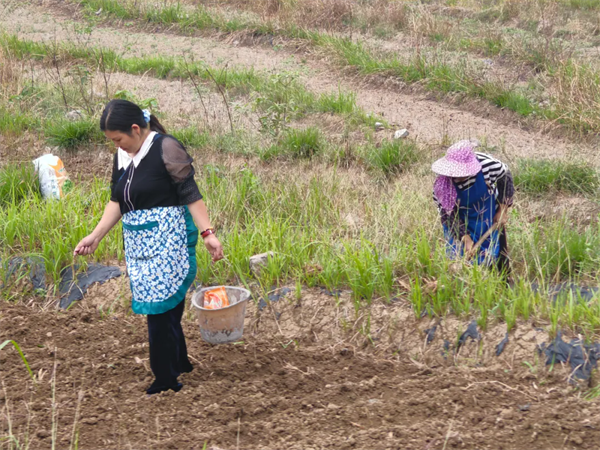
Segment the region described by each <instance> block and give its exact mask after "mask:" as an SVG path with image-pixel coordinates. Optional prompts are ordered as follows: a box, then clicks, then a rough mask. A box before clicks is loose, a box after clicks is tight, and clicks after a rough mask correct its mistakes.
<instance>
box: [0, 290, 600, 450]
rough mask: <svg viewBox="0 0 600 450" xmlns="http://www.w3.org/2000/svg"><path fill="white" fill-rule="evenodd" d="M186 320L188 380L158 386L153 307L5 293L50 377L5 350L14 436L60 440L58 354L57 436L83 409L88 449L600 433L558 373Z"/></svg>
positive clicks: (521, 439)
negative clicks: (152, 389) (175, 388)
mask: <svg viewBox="0 0 600 450" xmlns="http://www.w3.org/2000/svg"><path fill="white" fill-rule="evenodd" d="M185 331H186V333H187V336H188V342H189V354H190V355H191V357H192V361H193V363H194V365H195V370H194V372H192V373H191V374H189V375H185V376H184V377H183V382H184V384H185V385H184V388H183V390H182V391H181V392H180V393H177V394H174V393H167V394H163V395H158V396H154V397H151V398H148V397H146V396H145V395H144V394H143V389H144V388H145V387H146V386H147V385H148V384H149V383H150V381H151V376H150V372H149V370H148V361H147V357H148V356H147V351H148V349H147V347H146V345H147V344H146V342H147V340H146V325H145V321H144V319H143V318H142V317H139V316H120V315H113V316H110V317H107V318H105V319H104V320H102V319H101V318H100V317H99V316H98V313H97V312H96V311H86V310H84V309H80V308H76V309H75V310H71V311H70V312H68V313H57V312H55V311H46V312H41V311H39V310H35V311H34V310H32V309H30V308H27V307H25V306H14V305H10V304H7V303H4V302H3V303H1V304H0V338H1V340H4V339H6V338H11V339H15V340H16V341H17V342H19V344H20V345H21V346H22V348H23V350H24V352H25V354H26V355H27V358H28V359H29V362H30V364H31V366H32V369H33V370H34V372H35V373H36V374H37V375H38V378H41V381H39V382H38V384H37V386H36V387H32V385H31V383H30V382H26V380H27V375H26V372H25V369H24V367H23V364H22V363H21V361H20V360H19V359H18V356H17V354H16V352H14V351H13V350H7V349H5V350H3V351H2V352H0V364H1V367H2V371H1V372H0V377H1V381H2V383H3V386H4V390H3V391H2V392H1V393H0V397H1V400H2V402H1V403H2V406H1V408H2V412H3V414H1V415H0V417H1V419H0V427H1V429H2V432H3V433H7V431H8V423H7V422H8V415H7V414H6V410H7V407H8V408H9V411H10V421H11V423H10V426H11V427H12V433H13V435H14V436H15V437H19V436H21V437H22V436H23V435H24V433H26V432H27V430H28V432H29V436H30V444H29V445H30V448H36V449H45V448H50V446H51V441H52V423H53V420H52V373H53V367H54V364H56V367H57V368H56V383H55V385H56V387H55V394H56V408H55V414H56V417H57V419H55V422H56V423H57V430H58V431H57V439H56V441H57V448H68V447H69V443H70V441H71V436H72V431H73V425H74V423H75V415H76V411H77V409H78V408H79V410H80V415H79V419H78V421H77V428H78V430H79V448H82V449H85V448H103V449H113V448H114V449H122V448H157V449H158V448H160V449H166V448H174V449H175V448H177V449H181V448H194V449H200V448H202V447H203V445H204V443H205V442H206V443H207V445H208V448H215V449H216V448H219V449H234V448H239V449H256V448H261V449H282V448H286V449H302V450H305V449H311V448H312V449H324V448H332V449H345V448H357V449H367V448H368V449H431V450H434V449H450V448H480V449H500V448H506V449H548V448H557V449H558V448H561V449H567V448H569V449H570V448H595V446H596V443H597V442H598V439H600V427H599V426H598V423H600V422H599V420H600V417H599V416H598V410H597V409H596V408H594V407H593V405H594V404H593V403H589V402H585V401H583V400H580V399H577V398H576V397H574V396H572V395H565V394H564V393H563V391H564V388H565V384H564V382H563V381H561V380H558V379H553V378H546V379H543V380H541V379H539V378H538V377H537V376H535V375H532V374H529V375H524V374H523V373H522V372H519V371H515V372H510V371H508V372H507V373H504V372H502V371H497V370H493V371H491V370H489V369H485V368H480V369H465V368H461V367H453V366H450V367H437V368H433V369H430V368H426V367H420V368H419V367H418V365H415V364H412V363H410V362H409V361H408V359H404V358H402V359H400V361H399V362H395V361H389V360H384V359H377V358H374V357H373V356H372V355H371V356H368V357H365V356H363V355H361V354H360V353H355V352H353V351H351V350H348V349H341V350H340V349H339V348H334V347H330V346H328V345H326V344H325V345H310V344H305V343H299V344H298V345H296V344H294V342H293V341H291V342H288V343H287V344H288V345H285V343H282V342H279V341H278V339H277V338H276V337H275V336H273V337H268V336H266V335H262V336H261V338H259V339H257V338H253V337H251V336H248V337H247V339H246V340H245V341H244V343H243V344H240V345H228V346H220V347H212V346H210V345H208V344H205V343H203V342H202V341H201V340H200V337H199V333H198V330H197V329H196V327H195V326H194V324H193V323H192V322H191V321H189V320H188V321H185ZM542 384H543V385H542ZM78 399H79V400H78Z"/></svg>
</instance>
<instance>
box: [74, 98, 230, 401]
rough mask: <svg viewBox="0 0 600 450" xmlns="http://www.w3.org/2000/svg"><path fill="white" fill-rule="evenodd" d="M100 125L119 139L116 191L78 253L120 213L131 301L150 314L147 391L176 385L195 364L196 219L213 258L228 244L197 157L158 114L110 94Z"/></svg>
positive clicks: (92, 248) (113, 189) (95, 243)
mask: <svg viewBox="0 0 600 450" xmlns="http://www.w3.org/2000/svg"><path fill="white" fill-rule="evenodd" d="M100 129H101V130H102V131H104V134H105V135H106V137H107V138H108V139H110V140H112V141H113V142H114V143H115V145H116V146H117V147H118V150H117V153H116V154H115V158H114V164H113V171H112V182H111V199H110V202H109V203H108V205H107V206H106V209H105V210H104V214H103V215H102V219H101V220H100V222H99V223H98V225H97V226H96V228H95V229H94V231H93V232H92V234H90V235H89V236H87V237H85V238H84V239H82V240H81V242H80V243H79V244H78V245H77V247H76V248H75V251H74V254H75V255H89V254H91V253H93V252H94V251H95V250H96V248H98V244H99V243H100V241H101V240H102V239H103V238H104V236H106V234H107V233H108V232H109V231H110V230H111V228H112V227H114V226H115V225H116V224H117V223H118V222H119V220H120V219H122V220H123V238H124V242H125V260H126V263H127V272H128V274H129V278H130V282H131V283H130V284H131V291H132V309H133V312H135V313H137V314H145V315H147V317H148V335H149V341H150V367H151V368H152V372H153V373H154V376H155V381H154V382H153V383H152V385H151V386H150V387H149V388H148V389H147V391H146V392H147V393H148V394H155V393H158V392H162V391H166V390H169V389H172V390H174V391H176V392H177V391H179V390H180V389H181V388H182V386H183V385H182V384H181V383H179V382H178V377H179V375H181V374H182V373H186V372H191V371H192V369H193V367H192V365H191V363H190V361H189V359H188V356H187V348H186V344H185V337H184V335H183V329H182V328H181V317H182V315H183V310H184V304H185V301H184V300H185V295H186V293H187V291H188V289H189V288H190V286H191V285H192V282H193V281H194V279H195V277H196V244H197V242H198V228H196V225H198V227H199V228H200V229H201V230H204V231H202V233H200V234H201V236H202V238H203V239H204V245H205V246H206V248H207V249H208V251H209V252H210V254H211V256H212V259H213V261H218V260H220V259H221V258H223V249H222V247H221V243H220V242H219V240H218V239H217V237H216V236H215V234H214V232H213V229H212V227H211V225H210V221H209V219H208V213H207V211H206V206H205V204H204V202H203V201H202V195H201V194H200V192H199V191H198V186H197V184H196V182H195V181H194V173H195V172H194V168H193V166H192V158H191V157H190V156H189V155H188V153H187V152H186V150H185V148H184V147H183V145H181V143H180V142H179V141H177V139H175V138H174V137H172V136H169V135H167V134H166V132H165V129H164V128H163V126H162V125H161V124H160V123H159V122H158V120H157V119H156V117H155V116H153V115H150V113H149V112H148V111H146V110H144V111H142V110H141V109H140V107H139V106H137V105H136V104H134V103H131V102H129V101H126V100H112V101H111V102H110V103H108V105H106V108H105V109H104V112H103V113H102V117H101V118H100ZM194 222H195V224H194Z"/></svg>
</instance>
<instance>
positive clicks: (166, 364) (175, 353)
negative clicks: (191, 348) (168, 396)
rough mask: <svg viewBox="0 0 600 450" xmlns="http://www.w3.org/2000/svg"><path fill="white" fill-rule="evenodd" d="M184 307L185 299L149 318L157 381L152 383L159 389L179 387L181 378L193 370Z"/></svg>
mask: <svg viewBox="0 0 600 450" xmlns="http://www.w3.org/2000/svg"><path fill="white" fill-rule="evenodd" d="M184 308H185V300H182V301H181V302H180V303H179V304H178V305H177V306H176V307H175V308H173V309H171V310H169V311H167V312H164V313H162V314H149V315H148V316H147V317H148V336H149V340H150V367H151V368H152V372H153V373H154V377H155V378H156V381H155V382H154V383H153V386H154V387H156V388H165V389H169V388H172V387H175V386H177V383H178V382H177V378H178V377H179V375H181V374H182V373H186V372H191V371H192V369H193V367H192V364H191V363H190V360H189V359H188V356H187V346H186V345H185V336H184V335H183V329H182V328H181V317H182V316H183V310H184Z"/></svg>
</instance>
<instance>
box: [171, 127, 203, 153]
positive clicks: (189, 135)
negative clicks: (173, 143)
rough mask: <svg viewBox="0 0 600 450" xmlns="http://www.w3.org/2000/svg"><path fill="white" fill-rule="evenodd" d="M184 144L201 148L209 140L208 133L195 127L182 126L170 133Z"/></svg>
mask: <svg viewBox="0 0 600 450" xmlns="http://www.w3.org/2000/svg"><path fill="white" fill-rule="evenodd" d="M170 134H171V135H172V136H173V137H175V138H176V139H177V140H178V141H179V142H181V143H182V144H183V145H184V146H186V147H190V148H196V149H198V148H203V147H204V146H206V145H207V144H208V143H209V142H210V135H209V133H208V132H206V131H200V130H199V129H198V128H196V127H188V128H182V129H179V130H174V131H172V132H171V133H170Z"/></svg>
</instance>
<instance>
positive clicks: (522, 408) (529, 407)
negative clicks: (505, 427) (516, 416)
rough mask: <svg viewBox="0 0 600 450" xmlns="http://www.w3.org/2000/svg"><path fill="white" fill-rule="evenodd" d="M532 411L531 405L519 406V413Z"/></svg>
mask: <svg viewBox="0 0 600 450" xmlns="http://www.w3.org/2000/svg"><path fill="white" fill-rule="evenodd" d="M530 409H531V405H529V404H527V405H519V411H529V410H530Z"/></svg>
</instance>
